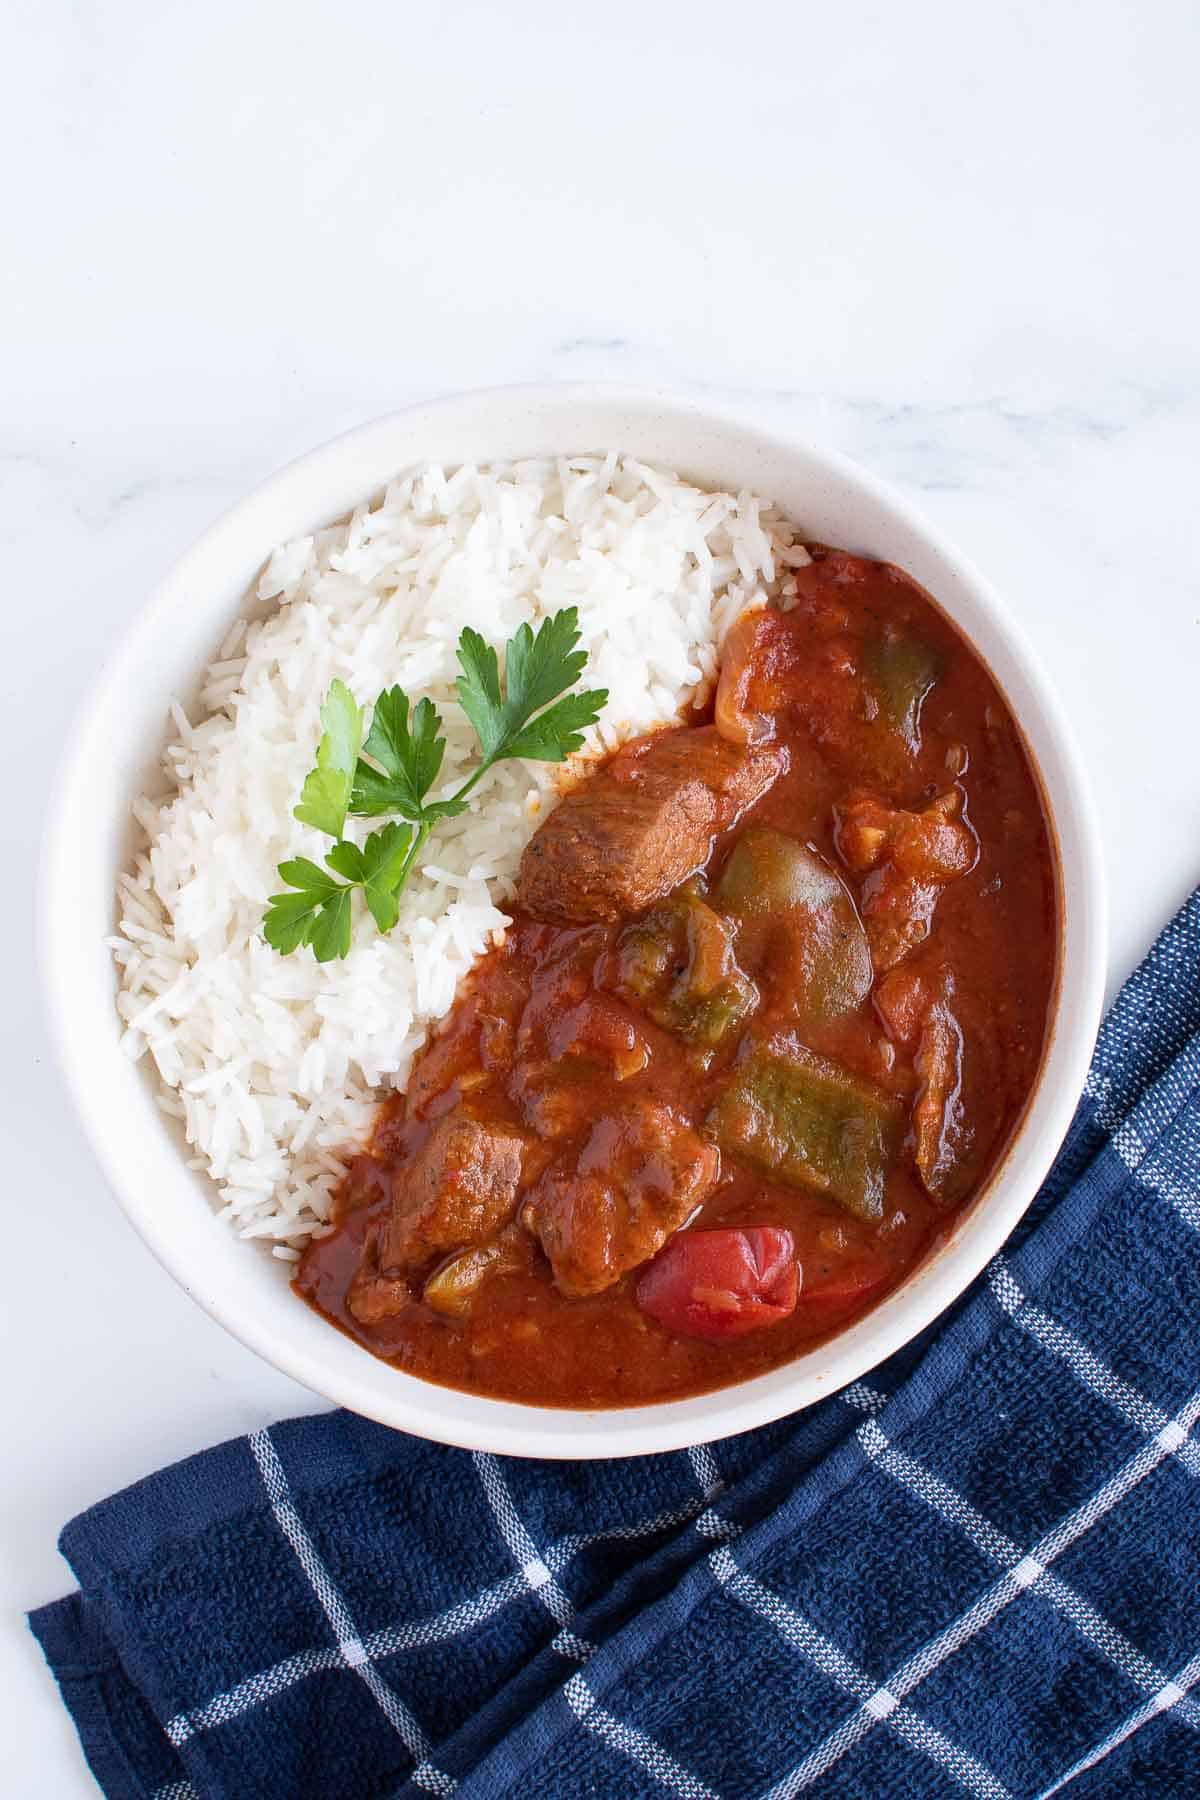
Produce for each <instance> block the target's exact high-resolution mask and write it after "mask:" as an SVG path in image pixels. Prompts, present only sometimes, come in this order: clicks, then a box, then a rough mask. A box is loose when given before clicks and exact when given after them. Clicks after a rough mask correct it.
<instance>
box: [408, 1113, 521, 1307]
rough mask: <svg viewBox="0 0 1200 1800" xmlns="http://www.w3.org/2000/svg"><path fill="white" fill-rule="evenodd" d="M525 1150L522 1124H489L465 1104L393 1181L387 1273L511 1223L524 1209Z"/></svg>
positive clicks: (475, 1240) (437, 1128)
mask: <svg viewBox="0 0 1200 1800" xmlns="http://www.w3.org/2000/svg"><path fill="white" fill-rule="evenodd" d="M524 1149H525V1138H524V1136H523V1135H522V1133H521V1132H520V1131H518V1130H517V1129H516V1127H515V1126H506V1125H502V1124H499V1123H498V1122H496V1121H495V1120H489V1121H487V1122H485V1121H484V1120H482V1119H478V1118H476V1117H475V1116H474V1115H473V1114H472V1113H471V1112H470V1110H469V1109H468V1108H467V1107H465V1106H456V1107H455V1108H454V1110H453V1112H448V1113H446V1114H445V1115H444V1117H442V1118H441V1119H439V1120H438V1121H437V1123H436V1125H435V1126H434V1127H433V1130H432V1131H431V1132H430V1134H429V1136H428V1137H427V1138H426V1140H425V1143H424V1144H423V1145H422V1147H421V1149H420V1150H418V1151H417V1153H416V1155H415V1156H414V1157H413V1158H412V1160H411V1162H408V1163H406V1164H405V1166H404V1167H403V1168H402V1169H398V1170H397V1171H396V1174H395V1176H394V1177H393V1179H392V1210H391V1215H390V1217H389V1219H388V1222H387V1225H386V1228H385V1229H384V1231H383V1233H382V1234H381V1237H380V1242H379V1268H380V1271H381V1272H382V1273H383V1274H384V1275H402V1274H405V1273H406V1272H407V1271H408V1270H410V1269H417V1268H420V1267H421V1265H422V1264H423V1263H427V1262H429V1260H430V1259H431V1258H432V1257H434V1256H442V1255H444V1254H445V1253H446V1252H447V1251H448V1250H459V1249H461V1248H462V1247H463V1246H464V1245H465V1244H476V1243H478V1242H479V1241H480V1240H481V1239H482V1238H485V1237H490V1236H491V1234H492V1233H493V1232H494V1231H498V1230H499V1229H500V1227H501V1226H502V1225H507V1223H508V1221H509V1220H510V1219H511V1217H512V1215H513V1213H514V1212H515V1211H516V1205H517V1188H518V1186H519V1185H520V1180H521V1157H522V1153H523V1151H524Z"/></svg>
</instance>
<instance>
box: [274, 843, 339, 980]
mask: <svg viewBox="0 0 1200 1800" xmlns="http://www.w3.org/2000/svg"><path fill="white" fill-rule="evenodd" d="M279 873H280V875H281V876H282V877H283V879H284V881H286V882H287V884H288V886H289V887H291V888H295V889H297V890H298V892H296V893H292V894H272V895H271V899H270V901H269V903H268V906H267V914H266V918H265V919H264V921H263V936H264V937H265V938H266V940H267V942H268V944H270V946H271V948H272V949H273V950H278V952H279V954H280V955H281V956H290V954H291V952H292V951H293V950H298V949H299V948H300V946H301V945H302V944H312V946H313V951H314V954H315V955H316V957H317V960H318V962H328V961H329V958H330V956H331V955H338V954H340V955H342V956H344V955H345V954H346V951H345V950H342V951H341V952H338V951H337V950H336V949H330V948H329V947H328V946H329V945H330V944H331V943H333V942H336V941H338V940H337V938H336V937H331V935H330V928H329V926H327V925H326V923H325V918H326V915H327V914H328V913H330V912H331V911H332V912H333V914H334V921H335V924H336V923H337V921H338V920H340V917H341V912H342V896H343V895H345V896H346V899H347V906H346V911H345V924H346V928H347V930H346V947H347V949H348V948H349V942H350V940H349V933H348V927H349V907H348V900H349V894H350V889H349V888H345V887H343V886H342V884H341V882H340V881H335V880H334V878H333V876H332V875H328V874H326V872H325V870H324V869H321V868H318V866H317V864H316V863H315V862H310V861H309V859H308V857H307V856H296V857H293V858H292V859H291V860H290V861H289V862H282V863H280V865H279ZM338 929H339V931H340V926H339V927H338ZM318 935H319V937H320V945H321V948H320V949H319V948H318V947H317V940H318ZM322 949H324V950H325V951H326V954H324V955H322V953H321V951H322Z"/></svg>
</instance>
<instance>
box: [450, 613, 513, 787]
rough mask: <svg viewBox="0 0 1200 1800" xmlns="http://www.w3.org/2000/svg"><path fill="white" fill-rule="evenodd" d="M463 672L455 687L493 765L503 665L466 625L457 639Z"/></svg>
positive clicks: (501, 707)
mask: <svg viewBox="0 0 1200 1800" xmlns="http://www.w3.org/2000/svg"><path fill="white" fill-rule="evenodd" d="M458 661H459V666H460V667H461V669H462V674H461V675H460V676H459V678H458V681H457V683H456V686H457V688H458V698H459V700H460V702H461V704H462V709H463V711H464V712H465V713H466V715H467V717H468V719H470V721H471V723H472V725H473V726H474V727H475V736H476V737H477V738H478V739H479V744H480V748H481V749H482V751H483V755H484V760H485V762H490V761H491V759H492V756H493V755H494V753H495V750H496V747H497V745H498V744H499V742H500V738H501V733H502V728H503V714H504V702H503V701H502V700H501V698H500V664H499V663H498V662H497V660H496V652H495V651H494V650H493V649H492V646H491V645H490V644H488V643H485V641H484V640H483V638H481V637H480V635H479V633H478V632H477V631H473V630H472V629H471V627H470V626H469V625H467V626H464V628H463V632H462V635H461V636H460V638H459V640H458Z"/></svg>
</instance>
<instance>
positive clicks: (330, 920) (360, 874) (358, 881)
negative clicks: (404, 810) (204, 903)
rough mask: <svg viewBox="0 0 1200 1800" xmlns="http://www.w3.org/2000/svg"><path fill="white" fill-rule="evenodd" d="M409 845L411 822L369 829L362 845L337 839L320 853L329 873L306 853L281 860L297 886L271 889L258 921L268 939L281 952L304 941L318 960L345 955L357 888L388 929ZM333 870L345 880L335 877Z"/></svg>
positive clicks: (291, 882) (286, 953) (281, 869)
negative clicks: (278, 890)
mask: <svg viewBox="0 0 1200 1800" xmlns="http://www.w3.org/2000/svg"><path fill="white" fill-rule="evenodd" d="M412 847H413V831H412V827H411V826H409V825H385V826H384V827H383V829H382V830H381V831H373V832H372V833H371V834H370V836H369V837H368V838H367V841H366V843H365V844H364V845H363V846H362V849H361V850H360V849H359V847H358V845H357V844H350V843H347V842H346V841H345V840H344V839H340V840H339V841H338V842H337V843H336V844H335V845H334V846H333V848H332V850H330V851H329V852H328V853H327V855H326V857H325V861H326V863H327V865H328V867H329V869H331V870H332V871H333V873H332V874H328V873H326V870H325V869H322V868H319V867H318V865H317V864H316V863H315V862H310V860H309V858H308V857H307V856H295V857H293V858H292V859H291V860H290V861H289V862H283V863H280V865H279V873H280V875H282V877H283V879H284V880H285V881H286V882H287V884H288V886H289V887H292V888H295V889H296V890H297V891H296V892H295V893H291V894H272V896H271V899H270V902H269V904H268V906H267V913H266V917H265V919H264V921H263V936H264V937H265V938H266V940H267V942H268V944H270V946H271V948H272V949H273V950H278V952H279V954H280V955H281V956H290V955H291V953H292V951H293V950H298V949H299V948H300V946H301V945H302V944H309V945H311V947H312V952H313V955H314V956H315V957H316V959H317V961H318V962H331V961H332V960H333V959H334V958H335V957H341V956H345V955H346V954H347V952H348V951H349V949H350V936H351V926H352V922H353V910H352V906H351V900H352V896H353V895H354V893H355V890H356V889H358V888H361V889H362V891H363V893H364V895H365V896H366V901H367V905H368V907H369V908H370V911H371V916H372V917H373V918H374V920H375V923H376V925H378V927H379V929H380V931H383V932H388V931H390V930H391V929H392V927H393V925H394V924H395V923H396V920H397V919H398V918H399V916H400V902H399V899H398V897H397V896H398V895H399V892H400V889H401V887H402V886H403V884H404V880H405V878H406V876H407V874H408V855H409V851H410V849H412ZM337 875H343V876H345V880H344V881H337V880H335V879H334V877H335V876H337Z"/></svg>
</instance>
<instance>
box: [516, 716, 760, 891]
mask: <svg viewBox="0 0 1200 1800" xmlns="http://www.w3.org/2000/svg"><path fill="white" fill-rule="evenodd" d="M783 760H784V752H783V751H781V750H776V749H772V748H770V747H769V746H763V747H760V748H754V747H749V746H746V745H740V744H730V743H727V742H726V741H725V739H724V738H722V737H720V736H719V735H718V733H717V732H716V730H715V729H714V728H713V727H712V726H711V725H706V726H702V727H700V728H688V727H681V728H680V729H678V730H673V731H659V732H655V733H654V734H653V736H651V737H645V738H639V739H638V740H637V741H636V742H634V743H632V744H627V745H625V747H624V748H623V749H622V750H620V751H618V752H617V754H616V756H614V757H613V759H612V761H611V762H610V763H608V764H606V766H605V767H604V768H602V769H600V770H598V771H597V772H596V773H595V774H594V775H591V776H589V777H588V778H587V779H586V780H585V781H583V782H582V783H581V784H580V786H579V787H577V788H575V789H574V791H573V792H571V793H569V794H567V795H566V797H565V798H564V799H563V800H562V801H560V803H559V804H558V806H556V807H555V809H554V811H553V812H552V813H551V814H550V816H549V818H548V819H547V820H546V822H545V823H544V824H543V825H542V826H541V828H540V829H539V830H538V831H537V832H536V833H535V835H534V837H533V838H532V840H531V841H530V843H529V844H528V845H527V846H526V848H525V854H524V856H523V857H522V858H521V872H520V877H519V880H518V887H517V898H518V901H519V903H520V905H521V906H523V907H525V908H526V909H527V910H528V911H529V912H531V913H533V914H534V916H535V917H536V918H539V919H550V920H554V921H555V922H558V923H564V924H584V923H587V922H589V921H592V920H613V919H619V918H622V917H624V916H627V915H629V914H630V913H638V912H642V911H644V910H645V908H646V907H648V906H652V905H653V904H654V903H655V901H657V900H661V899H663V898H664V897H665V896H666V895H667V894H669V893H671V892H672V891H673V890H674V889H675V888H677V887H678V886H679V884H680V882H681V881H686V879H687V877H688V876H689V875H692V874H694V873H695V871H696V870H697V869H699V868H701V867H702V866H703V865H704V863H705V862H707V860H708V857H709V854H710V852H711V850H712V843H713V839H714V837H715V836H716V834H717V833H718V832H719V831H724V830H725V828H726V827H727V826H729V825H732V824H733V823H734V821H735V820H736V819H737V818H738V817H739V815H740V814H741V813H743V812H744V811H745V810H746V808H747V807H748V806H752V805H753V803H754V802H755V801H756V800H757V799H758V798H759V797H760V796H761V795H762V794H764V793H765V792H766V790H767V789H768V788H769V787H770V785H771V783H772V782H773V781H774V779H775V777H776V775H778V773H779V771H780V769H781V768H782V766H783Z"/></svg>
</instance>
